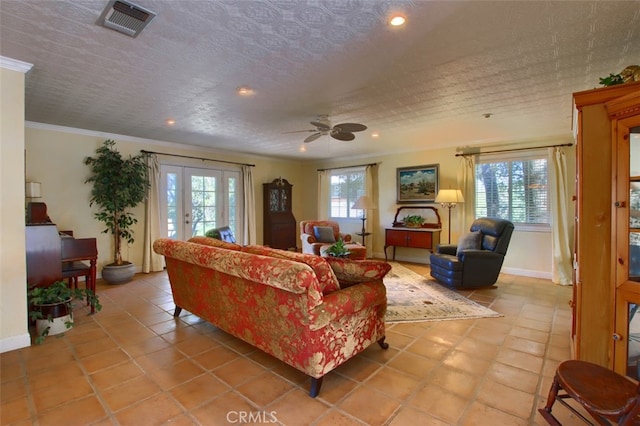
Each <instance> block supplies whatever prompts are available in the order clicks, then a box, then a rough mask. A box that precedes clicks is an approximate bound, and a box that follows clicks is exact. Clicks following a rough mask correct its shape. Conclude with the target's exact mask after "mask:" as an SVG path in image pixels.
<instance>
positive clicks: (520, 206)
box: [475, 150, 550, 225]
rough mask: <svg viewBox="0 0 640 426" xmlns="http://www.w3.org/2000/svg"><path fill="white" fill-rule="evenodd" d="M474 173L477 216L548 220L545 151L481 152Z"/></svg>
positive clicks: (516, 220)
mask: <svg viewBox="0 0 640 426" xmlns="http://www.w3.org/2000/svg"><path fill="white" fill-rule="evenodd" d="M475 173H476V205H475V213H476V217H485V216H486V217H493V218H500V219H507V220H510V221H512V222H514V223H519V224H531V225H543V224H549V223H550V217H549V210H550V208H549V183H548V156H547V153H546V151H544V150H541V151H539V150H536V151H530V152H528V153H525V154H523V153H521V152H520V153H518V154H517V155H516V154H515V153H510V154H506V155H505V154H502V155H491V156H488V155H485V156H482V155H480V156H479V158H478V160H477V161H476V171H475Z"/></svg>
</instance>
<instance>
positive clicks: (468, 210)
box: [456, 155, 476, 235]
mask: <svg viewBox="0 0 640 426" xmlns="http://www.w3.org/2000/svg"><path fill="white" fill-rule="evenodd" d="M458 188H459V189H460V190H461V191H462V196H463V197H464V203H462V204H461V205H458V206H457V207H456V208H459V209H460V210H459V212H458V223H457V225H458V229H459V231H460V235H462V234H464V233H465V232H466V231H467V230H468V229H470V228H471V224H472V223H473V221H474V220H475V219H476V218H475V215H476V213H475V208H474V206H475V204H476V166H475V159H474V157H473V156H472V155H465V156H463V157H460V165H459V166H458Z"/></svg>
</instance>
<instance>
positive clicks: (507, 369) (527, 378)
mask: <svg viewBox="0 0 640 426" xmlns="http://www.w3.org/2000/svg"><path fill="white" fill-rule="evenodd" d="M486 377H487V378H489V379H490V380H493V381H495V382H498V383H502V384H503V385H507V386H510V387H512V388H514V389H518V390H521V391H523V392H527V393H530V394H535V393H536V388H537V386H538V382H539V380H540V376H539V375H537V374H535V373H532V372H531V371H527V370H523V369H521V368H516V367H512V366H510V365H507V364H503V363H501V362H494V363H493V364H492V365H491V368H490V369H489V372H488V374H487V376H486Z"/></svg>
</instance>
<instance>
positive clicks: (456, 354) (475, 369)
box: [442, 350, 491, 377]
mask: <svg viewBox="0 0 640 426" xmlns="http://www.w3.org/2000/svg"><path fill="white" fill-rule="evenodd" d="M442 363H443V364H444V365H446V366H448V367H451V368H455V369H457V370H461V371H464V372H467V373H469V374H471V375H473V376H476V377H481V376H484V374H485V373H486V372H487V370H489V367H490V366H491V361H489V360H487V359H484V358H480V357H477V356H474V355H472V354H469V353H467V352H462V351H458V350H454V351H452V352H451V353H449V354H448V355H447V356H446V357H445V358H444V359H443V360H442Z"/></svg>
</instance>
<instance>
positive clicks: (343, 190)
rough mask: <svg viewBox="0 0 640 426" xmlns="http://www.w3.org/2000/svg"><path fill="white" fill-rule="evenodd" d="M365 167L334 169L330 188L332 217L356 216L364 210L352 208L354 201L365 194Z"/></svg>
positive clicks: (345, 217)
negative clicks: (346, 169) (345, 169)
mask: <svg viewBox="0 0 640 426" xmlns="http://www.w3.org/2000/svg"><path fill="white" fill-rule="evenodd" d="M364 180H365V172H364V169H354V170H348V171H344V170H342V171H338V170H336V171H334V172H332V173H331V188H330V190H329V208H330V212H329V216H330V217H331V218H332V219H347V218H356V217H358V218H359V217H360V216H361V215H362V210H359V209H352V208H351V206H353V203H355V202H356V200H357V199H358V198H360V196H362V195H364V190H365V188H364Z"/></svg>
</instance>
